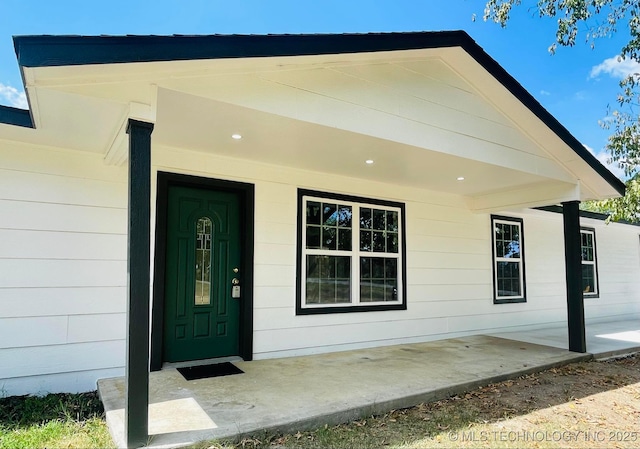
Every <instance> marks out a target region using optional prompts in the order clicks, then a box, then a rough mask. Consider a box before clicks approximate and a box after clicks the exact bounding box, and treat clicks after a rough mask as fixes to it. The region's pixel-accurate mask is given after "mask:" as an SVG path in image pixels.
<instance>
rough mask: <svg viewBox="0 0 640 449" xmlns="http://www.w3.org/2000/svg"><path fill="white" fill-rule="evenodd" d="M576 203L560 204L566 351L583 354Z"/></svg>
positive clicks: (581, 298) (582, 311) (583, 336)
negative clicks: (566, 330)
mask: <svg viewBox="0 0 640 449" xmlns="http://www.w3.org/2000/svg"><path fill="white" fill-rule="evenodd" d="M579 206H580V201H568V202H566V203H562V218H563V222H564V260H565V271H566V276H567V277H566V282H567V324H568V327H569V351H573V352H583V353H584V352H587V342H586V339H585V331H584V301H583V297H582V249H581V245H580V208H579Z"/></svg>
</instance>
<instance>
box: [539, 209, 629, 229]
mask: <svg viewBox="0 0 640 449" xmlns="http://www.w3.org/2000/svg"><path fill="white" fill-rule="evenodd" d="M532 209H535V210H542V211H545V212H553V213H556V214H561V213H562V206H558V205H553V206H541V207H533V208H532ZM580 216H581V217H583V218H591V219H593V220H601V221H606V220H607V218H609V215H608V214H601V213H599V212H592V211H590V210H582V209H581V210H580ZM613 223H619V224H625V225H629V226H640V223H634V222H632V221H627V220H618V221H613Z"/></svg>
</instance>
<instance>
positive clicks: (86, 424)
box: [0, 392, 114, 449]
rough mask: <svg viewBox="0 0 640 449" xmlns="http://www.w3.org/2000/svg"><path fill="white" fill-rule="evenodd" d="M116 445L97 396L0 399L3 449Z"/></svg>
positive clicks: (1, 448)
mask: <svg viewBox="0 0 640 449" xmlns="http://www.w3.org/2000/svg"><path fill="white" fill-rule="evenodd" d="M88 447H91V448H111V447H114V445H113V442H112V441H111V437H110V436H109V431H108V429H107V425H106V423H105V421H104V409H103V408H102V403H101V402H100V399H99V398H98V395H97V394H96V393H95V392H93V393H82V394H49V395H47V396H42V397H37V396H12V397H8V398H3V399H0V449H4V448H7V449H8V448H12V449H13V448H16V449H17V448H88Z"/></svg>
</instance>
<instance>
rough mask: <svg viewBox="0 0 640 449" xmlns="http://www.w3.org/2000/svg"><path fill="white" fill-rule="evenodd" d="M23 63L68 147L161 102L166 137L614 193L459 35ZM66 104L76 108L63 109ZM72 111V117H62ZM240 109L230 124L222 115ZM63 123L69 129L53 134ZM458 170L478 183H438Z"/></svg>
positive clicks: (401, 172) (186, 143) (302, 162)
mask: <svg viewBox="0 0 640 449" xmlns="http://www.w3.org/2000/svg"><path fill="white" fill-rule="evenodd" d="M24 74H25V80H26V85H27V90H28V93H29V96H30V100H31V103H32V108H33V110H34V116H35V117H36V124H37V125H39V126H38V127H39V128H42V129H43V131H44V134H47V133H48V134H47V139H54V141H55V142H56V145H59V146H62V147H67V148H75V149H83V150H88V151H96V152H100V151H102V152H106V151H107V149H108V148H109V146H110V145H112V143H113V141H114V139H115V136H116V135H117V134H118V133H121V132H122V120H124V117H126V115H127V112H128V110H129V106H128V105H129V104H130V103H131V102H136V103H142V104H147V105H150V106H151V108H153V109H155V110H156V111H157V117H158V120H157V123H156V129H155V131H154V135H153V139H154V142H156V143H158V144H160V145H170V146H176V147H181V148H187V149H193V150H197V151H211V152H220V153H223V154H225V155H227V156H228V155H233V156H234V157H242V158H245V157H246V158H249V159H256V160H261V161H263V162H270V163H277V164H284V165H290V166H294V167H295V166H299V167H301V168H305V169H319V170H320V171H325V170H326V171H333V172H342V171H344V172H345V173H344V174H346V175H351V176H362V177H364V178H373V179H376V180H378V179H379V178H380V176H381V175H382V174H381V173H377V172H376V170H384V171H385V173H384V176H385V178H388V179H387V180H388V182H396V183H400V184H412V185H413V184H419V185H420V186H421V187H425V188H429V189H434V190H444V191H450V192H454V193H462V194H468V195H471V194H476V195H480V194H482V195H486V194H488V193H491V192H494V191H500V190H513V191H516V190H518V189H522V188H523V186H537V185H540V183H544V182H552V183H565V184H567V185H578V184H580V186H581V188H582V191H581V193H580V196H581V198H582V199H589V198H601V197H610V196H616V194H617V193H616V192H615V189H614V188H612V187H611V186H610V185H609V184H608V183H607V182H606V180H604V179H602V178H601V177H600V176H598V175H597V173H595V172H594V170H593V169H592V168H591V167H589V164H587V163H586V162H585V161H584V160H583V159H582V158H580V157H579V156H578V155H577V154H576V153H575V151H573V150H572V149H571V148H570V147H569V146H568V145H567V144H566V143H565V142H563V141H562V140H561V139H560V138H559V137H558V136H557V135H556V134H555V133H554V132H553V131H552V130H550V129H549V127H548V126H546V125H545V124H544V123H543V122H542V121H541V120H540V119H539V118H538V117H536V116H535V115H534V114H533V113H532V112H531V111H530V110H529V109H528V108H527V107H525V106H524V105H523V104H522V103H521V102H520V101H519V100H518V99H517V98H515V97H514V96H513V95H512V94H511V93H510V92H509V91H508V90H507V89H506V88H505V87H504V86H503V85H502V84H501V83H500V82H498V81H497V80H496V79H495V77H494V76H492V75H491V74H489V73H488V72H487V71H486V70H485V69H484V68H483V67H482V66H481V65H480V64H479V63H478V62H477V61H475V60H474V59H473V58H472V57H471V56H469V54H468V53H467V52H466V51H464V50H463V49H461V48H459V47H454V48H436V49H425V50H406V51H394V52H377V53H357V54H340V55H320V56H297V57H274V58H243V59H224V60H199V61H168V62H145V63H126V64H106V65H83V66H63V67H38V68H24ZM56 95H57V97H56ZM61 105H62V106H61ZM100 105H106V106H105V108H103V109H102V110H101V108H100ZM56 108H60V110H62V111H65V110H67V111H68V112H69V114H68V115H67V114H66V112H65V114H59V115H56V112H55V109H56ZM78 111H87V112H89V113H84V114H82V113H78ZM64 115H66V116H67V120H69V121H70V122H71V124H67V125H66V126H65V125H64V123H59V121H62V122H64V120H65V118H64ZM56 117H58V119H59V120H58V121H56V120H55V118H56ZM69 118H70V119H69ZM93 118H97V119H99V121H100V124H99V126H100V128H101V129H100V130H97V129H95V128H96V124H95V122H96V120H93V121H92V119H93ZM231 118H233V119H234V120H235V121H236V123H237V125H236V126H235V127H236V129H235V130H233V131H231V130H230V128H228V127H227V126H224V125H223V124H225V123H228V122H229V121H230V119H231ZM267 123H268V124H269V126H268V127H267V126H265V124H267ZM229 126H230V125H229ZM51 127H55V129H53V128H51ZM55 130H65V135H60V136H57V140H56V138H55V137H56V136H54V135H55V134H56V131H55ZM80 130H82V131H86V133H84V132H77V131H80ZM237 131H242V132H243V134H245V135H246V136H247V139H251V137H249V136H252V135H253V136H260V139H259V141H257V140H256V142H255V144H254V146H253V147H252V150H250V151H248V152H245V153H243V154H242V155H237V154H227V153H226V151H227V150H224V148H226V146H227V140H228V135H229V134H230V133H231V132H237ZM43 140H46V139H44V138H43ZM243 140H244V139H243ZM246 142H248V140H245V141H244V142H243V145H245V146H248V145H246ZM279 142H280V143H279ZM282 142H287V143H286V144H281V143H282ZM319 154H327V155H333V156H332V157H333V158H334V160H341V161H342V162H341V163H340V164H336V163H333V164H331V163H329V162H326V161H330V160H331V158H330V157H327V158H325V159H323V160H318V155H319ZM346 154H353V161H354V162H353V164H361V163H362V160H363V158H374V157H375V158H377V159H378V160H384V161H386V162H385V164H384V165H383V164H378V163H377V162H376V164H375V169H373V170H369V171H362V172H361V168H355V167H354V168H353V169H349V170H347V169H346V167H349V164H345V162H344V161H343V159H344V156H345V155H346ZM367 154H373V155H374V156H365V155H367ZM383 167H384V168H383ZM425 167H428V168H431V171H429V170H428V169H425ZM436 167H440V169H437V168H436ZM368 168H372V167H368ZM427 174H429V175H428V176H426V175H427ZM457 176H465V178H467V179H469V178H472V177H474V176H475V177H477V178H479V179H481V180H482V182H481V183H478V184H476V185H475V187H474V186H471V183H465V184H464V187H463V186H462V185H461V184H460V183H450V182H448V183H445V184H446V185H445V184H443V183H442V182H441V181H438V179H439V178H441V177H442V178H449V179H451V177H453V178H454V179H455V177H457Z"/></svg>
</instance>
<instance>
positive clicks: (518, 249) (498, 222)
mask: <svg viewBox="0 0 640 449" xmlns="http://www.w3.org/2000/svg"><path fill="white" fill-rule="evenodd" d="M491 229H492V233H491V234H492V243H493V248H492V252H493V302H494V303H495V304H503V303H512V302H525V301H526V296H525V276H524V273H525V271H524V232H523V222H522V219H521V218H512V217H501V216H498V215H492V216H491Z"/></svg>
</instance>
